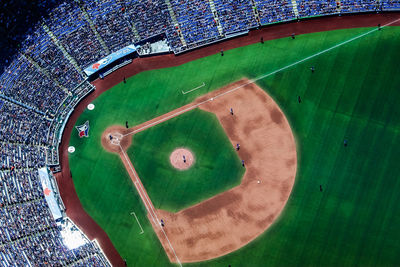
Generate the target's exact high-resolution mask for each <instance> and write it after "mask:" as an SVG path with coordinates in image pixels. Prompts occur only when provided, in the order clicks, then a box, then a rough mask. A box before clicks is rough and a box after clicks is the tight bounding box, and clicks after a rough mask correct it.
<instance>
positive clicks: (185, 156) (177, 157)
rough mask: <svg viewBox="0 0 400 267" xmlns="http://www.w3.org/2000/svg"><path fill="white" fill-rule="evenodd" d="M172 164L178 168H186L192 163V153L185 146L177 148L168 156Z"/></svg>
mask: <svg viewBox="0 0 400 267" xmlns="http://www.w3.org/2000/svg"><path fill="white" fill-rule="evenodd" d="M169 161H170V162H171V164H172V166H174V168H176V169H178V170H187V169H189V168H190V167H191V166H192V165H193V163H194V156H193V153H192V152H191V151H190V150H189V149H186V148H177V149H175V150H174V151H173V152H172V153H171V155H170V156H169Z"/></svg>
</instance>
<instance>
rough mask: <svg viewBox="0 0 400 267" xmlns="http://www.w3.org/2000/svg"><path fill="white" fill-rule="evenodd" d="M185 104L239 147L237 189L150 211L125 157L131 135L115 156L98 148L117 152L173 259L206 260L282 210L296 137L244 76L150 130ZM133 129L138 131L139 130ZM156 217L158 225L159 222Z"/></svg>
mask: <svg viewBox="0 0 400 267" xmlns="http://www.w3.org/2000/svg"><path fill="white" fill-rule="evenodd" d="M211 99H212V100H211ZM191 105H192V107H193V108H197V107H199V108H201V109H203V110H205V111H208V112H212V113H215V114H216V116H217V118H218V120H219V121H220V123H221V125H222V127H223V128H224V129H225V131H226V134H227V136H228V138H229V140H230V141H231V143H232V146H233V147H235V146H236V144H237V143H240V149H239V150H238V154H239V157H240V159H241V160H244V164H245V167H246V172H245V174H244V176H243V179H242V182H241V184H240V185H239V186H237V187H235V188H233V189H231V190H228V191H226V192H223V193H221V194H218V195H216V196H214V197H212V198H210V199H208V200H205V201H203V202H201V203H199V204H197V205H194V206H192V207H189V208H187V209H184V210H182V211H180V212H177V213H171V212H167V211H164V210H156V209H155V208H154V206H153V204H152V203H151V200H150V198H149V197H148V195H147V193H146V192H145V188H144V187H143V185H142V184H141V182H140V179H139V178H138V176H137V173H136V171H135V170H134V168H133V164H132V163H131V162H130V160H129V158H128V157H127V156H126V153H125V151H126V149H127V148H128V146H127V144H128V141H127V140H126V139H129V140H131V139H132V136H131V135H128V136H125V137H124V138H123V139H122V140H121V144H122V143H123V144H124V145H123V146H121V149H123V150H120V151H118V149H117V150H116V149H115V148H119V147H118V146H115V145H112V144H105V146H106V149H107V150H109V151H111V152H119V155H120V157H121V160H122V161H123V163H124V166H125V167H126V168H127V171H128V173H129V175H130V177H131V179H132V181H133V183H134V184H135V186H137V189H138V191H139V193H140V195H141V196H142V200H143V202H144V204H145V205H146V208H147V210H148V218H149V220H150V222H151V224H152V226H153V228H154V230H155V232H156V233H157V236H158V238H159V239H160V241H161V243H162V245H163V247H164V249H165V251H166V253H167V255H168V257H169V259H170V260H171V261H172V262H177V259H179V260H180V261H181V262H197V261H204V260H209V259H213V258H216V257H219V256H222V255H225V254H228V253H230V252H232V251H235V250H237V249H239V248H241V247H242V246H244V245H246V244H247V243H249V242H250V241H252V240H254V239H255V238H256V237H257V236H259V235H260V234H262V233H263V232H264V231H265V230H266V229H267V228H268V227H269V226H270V225H271V224H272V223H273V222H274V221H275V220H276V219H277V217H278V216H279V214H280V213H281V211H282V210H283V208H284V206H285V204H286V202H287V200H288V198H289V195H290V192H291V190H292V187H293V185H294V180H295V176H296V169H297V155H296V145H295V140H294V137H293V134H292V131H291V129H290V126H289V123H288V121H287V120H286V117H285V115H284V114H283V112H282V111H281V109H280V108H279V107H278V105H277V104H276V103H275V101H273V99H272V98H271V97H269V96H268V95H267V94H266V93H265V92H264V91H263V90H262V89H261V88H259V87H258V86H256V85H255V84H253V83H250V82H249V80H247V79H243V80H241V81H239V82H236V83H233V84H231V85H229V86H226V87H224V88H222V89H220V90H217V91H214V92H212V93H210V94H207V95H205V96H203V97H200V98H199V99H197V100H196V101H195V102H194V103H193V104H189V105H186V106H184V107H182V108H180V109H177V110H174V111H172V112H170V113H167V114H165V115H163V116H160V117H158V118H156V119H154V120H152V122H154V123H151V126H154V125H156V124H158V121H159V122H160V123H162V122H164V121H165V118H168V119H169V118H173V117H175V116H173V115H174V114H176V116H179V115H180V114H182V113H183V112H185V111H188V110H190V107H191ZM188 107H189V108H188ZM231 108H232V109H233V111H234V113H233V115H232V114H231V113H230V109H231ZM171 115H172V116H171ZM144 125H145V126H146V125H149V123H145V124H144ZM151 126H149V127H151ZM133 129H140V130H142V129H143V126H142V127H141V126H140V125H139V126H136V127H134V128H132V130H133ZM118 130H121V132H120V133H118ZM132 130H131V129H129V130H127V129H123V127H118V126H112V127H111V128H109V129H107V130H106V131H105V132H104V134H103V137H102V143H103V142H106V143H109V142H108V141H110V139H108V136H109V134H110V133H111V132H113V133H114V132H115V134H116V135H123V134H126V133H129V132H130V131H132ZM133 131H134V130H133ZM118 141H120V140H118ZM103 144H104V143H103ZM232 149H233V148H232ZM215 178H216V179H218V177H215ZM258 181H259V182H258ZM161 219H162V220H163V221H164V222H165V226H161V225H160V224H159V221H160V220H161Z"/></svg>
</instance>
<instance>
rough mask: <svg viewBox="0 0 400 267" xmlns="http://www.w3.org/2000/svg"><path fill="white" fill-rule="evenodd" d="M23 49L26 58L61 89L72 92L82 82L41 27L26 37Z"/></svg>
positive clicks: (80, 77)
mask: <svg viewBox="0 0 400 267" xmlns="http://www.w3.org/2000/svg"><path fill="white" fill-rule="evenodd" d="M23 49H24V50H23V53H24V54H25V55H26V56H29V57H31V58H32V59H33V60H34V61H35V62H36V63H37V64H38V65H39V66H40V67H41V68H42V69H44V70H45V71H47V73H48V74H49V75H51V77H52V78H53V79H55V80H56V81H58V82H59V83H60V84H61V85H62V86H63V87H65V88H67V89H69V90H72V89H74V88H75V86H77V85H78V84H79V83H80V82H82V81H83V77H82V76H81V75H80V74H79V72H78V71H77V70H76V69H75V68H74V66H73V65H72V64H71V63H70V62H69V61H68V60H67V59H66V58H65V57H64V55H63V53H62V52H61V51H60V49H58V48H57V46H56V45H55V44H54V43H53V42H52V40H51V38H50V36H48V35H47V34H46V32H45V31H44V30H43V28H42V27H39V28H38V29H37V31H35V33H34V34H32V35H28V36H27V38H26V40H25V42H24V47H23Z"/></svg>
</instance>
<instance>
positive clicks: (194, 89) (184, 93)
mask: <svg viewBox="0 0 400 267" xmlns="http://www.w3.org/2000/svg"><path fill="white" fill-rule="evenodd" d="M204 86H206V84H205V83H204V82H203V84H202V85H200V86H197V87H196V88H193V89H192V90H189V91H186V92H184V91H183V90H182V94H183V95H186V94H188V93H191V92H193V91H196V90H197V89H200V88H202V87H204Z"/></svg>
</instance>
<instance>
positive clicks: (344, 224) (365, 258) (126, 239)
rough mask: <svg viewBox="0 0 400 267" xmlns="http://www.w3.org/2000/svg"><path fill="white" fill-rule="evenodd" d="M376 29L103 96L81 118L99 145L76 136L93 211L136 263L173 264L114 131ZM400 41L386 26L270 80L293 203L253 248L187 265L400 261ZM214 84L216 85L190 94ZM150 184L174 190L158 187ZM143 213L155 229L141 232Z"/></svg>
mask: <svg viewBox="0 0 400 267" xmlns="http://www.w3.org/2000/svg"><path fill="white" fill-rule="evenodd" d="M369 30H370V28H360V29H351V30H338V31H331V32H322V33H314V34H307V35H299V36H296V39H295V40H291V39H290V38H284V39H278V40H274V41H268V42H265V43H264V44H254V45H251V46H246V47H242V48H238V49H234V50H229V51H225V55H224V57H221V56H220V55H219V54H216V55H213V56H210V57H207V58H203V59H199V60H196V61H193V62H190V63H188V64H185V65H183V66H180V67H175V68H168V69H162V70H155V71H149V72H144V73H141V74H138V75H136V76H134V77H132V78H130V79H128V80H127V84H119V85H117V86H116V87H115V88H113V89H112V90H109V91H107V92H105V93H104V94H102V95H101V96H100V97H99V98H98V99H96V100H95V101H94V104H95V105H96V109H95V110H93V111H85V112H84V113H83V114H82V115H81V117H80V118H79V120H78V124H81V123H83V122H85V121H86V120H89V121H90V124H91V129H90V138H88V139H79V138H78V137H77V133H76V132H73V133H72V136H71V142H70V144H71V145H74V146H76V148H77V151H76V152H75V153H74V154H73V155H71V157H70V166H71V170H72V173H73V179H74V184H75V187H76V190H77V193H78V196H79V198H80V200H81V202H82V204H83V206H84V208H85V210H86V211H87V212H88V213H89V214H90V215H91V216H92V217H93V218H94V219H95V220H96V221H97V222H98V224H99V225H100V226H101V227H102V228H103V229H104V230H105V231H106V232H107V233H108V235H109V237H110V238H111V240H112V242H113V243H114V245H115V247H116V248H117V250H118V251H119V252H120V254H121V256H122V257H123V258H126V259H127V261H128V264H129V266H168V259H167V258H166V255H165V253H164V252H163V250H162V248H161V245H160V243H159V241H158V240H157V238H156V236H155V234H154V233H153V231H152V229H151V226H150V224H149V222H148V221H147V219H146V217H145V209H144V207H143V205H142V204H141V202H140V198H139V197H138V195H137V193H136V191H135V189H134V187H133V185H132V183H131V181H130V179H129V177H128V175H127V173H126V171H125V170H124V169H123V167H122V163H121V162H120V160H119V159H118V157H117V156H116V155H112V154H110V153H107V152H106V151H104V150H103V149H102V148H101V144H100V135H101V133H102V131H103V130H104V129H106V128H107V127H108V126H109V125H113V124H121V125H123V124H124V123H125V120H128V121H129V123H130V125H134V124H139V123H141V122H144V121H147V120H149V119H151V118H154V117H156V116H159V115H161V114H164V113H166V112H168V111H171V110H172V109H175V108H177V107H180V106H182V105H184V104H187V103H189V102H191V101H193V100H194V99H195V98H196V97H197V96H200V95H203V94H205V93H207V92H209V91H211V90H215V89H218V88H219V87H221V86H223V85H226V84H228V83H230V82H233V81H235V80H238V79H240V78H241V77H243V76H247V77H248V78H256V77H258V76H260V75H263V74H266V73H269V72H272V71H274V70H276V69H279V68H282V67H284V66H286V65H288V64H291V63H293V62H296V61H298V60H301V59H303V58H305V57H307V56H310V55H312V54H314V53H317V52H319V51H321V50H323V49H326V48H329V47H331V46H333V45H336V44H338V43H340V42H343V41H345V40H348V39H350V38H352V37H354V36H356V35H359V34H361V33H365V32H367V31H369ZM399 43H400V27H390V28H384V29H383V30H381V31H376V32H374V33H371V34H369V35H367V36H365V37H362V38H360V39H358V40H355V41H353V42H351V43H348V44H346V45H344V46H341V47H338V48H336V49H333V50H331V51H329V52H327V53H324V54H322V55H319V56H317V57H314V58H312V59H311V60H309V61H306V62H303V63H301V64H298V65H296V66H294V67H291V68H288V69H286V70H284V71H282V72H279V73H277V74H275V75H272V76H269V77H267V78H266V79H263V80H260V81H258V84H259V85H260V86H261V87H262V88H264V89H265V90H267V92H268V93H269V94H270V95H271V96H272V97H273V98H274V99H275V100H276V102H277V103H278V104H279V105H280V107H281V108H282V110H283V111H284V112H285V114H286V116H287V118H288V120H289V122H290V124H291V127H292V129H293V130H294V134H295V137H296V142H297V147H298V156H299V162H298V164H299V165H298V166H299V168H298V173H297V177H296V183H295V186H294V188H293V191H292V194H291V197H290V199H289V201H288V203H287V205H286V207H285V209H284V212H283V213H282V215H281V216H280V218H279V220H278V221H277V222H276V223H275V224H273V226H272V227H271V228H270V229H269V230H268V231H267V232H265V233H264V234H263V235H261V236H260V237H259V238H257V239H256V240H255V241H254V242H252V243H250V244H249V245H248V246H246V247H244V248H242V249H240V250H238V251H236V252H234V253H231V254H229V255H227V256H224V257H221V258H218V259H216V260H212V261H210V262H204V263H198V264H188V265H187V266H227V265H228V264H231V265H232V266H290V265H292V266H293V265H296V266H399V265H400V258H399V256H398V255H400V242H398V240H400V227H398V226H399V225H400V206H399V205H398V203H399V202H400V194H399V193H398V192H399V191H400V181H399V173H400V164H399V163H398V159H399V158H400V135H399V132H400V106H399V105H398V100H399V99H400V90H399V88H400V68H399V66H398V64H399V62H400V47H399ZM310 66H315V69H316V70H315V73H311V71H310V69H309V68H310ZM203 81H204V82H205V83H206V87H203V88H202V89H199V90H197V91H195V92H193V93H191V94H187V95H182V94H181V93H180V91H181V90H188V89H191V88H193V87H196V86H198V85H200V84H201V83H202V82H203ZM299 95H300V96H301V97H302V100H303V101H302V103H301V104H299V103H297V96H299ZM344 139H347V140H348V143H349V145H348V146H347V147H344V146H343V140H344ZM319 185H322V187H323V189H324V190H323V192H319ZM148 186H150V188H148ZM146 189H147V190H148V191H151V192H157V190H159V192H160V194H161V192H163V191H165V188H164V187H161V188H160V187H159V186H157V184H154V187H152V186H151V185H146ZM163 193H168V192H163ZM173 193H174V194H176V192H173ZM152 194H155V193H152ZM161 205H162V204H161ZM131 211H135V212H136V214H137V215H138V218H139V220H140V222H141V223H142V225H143V227H144V228H145V234H143V235H139V234H138V233H139V231H140V229H139V227H138V225H137V223H136V220H135V219H134V218H133V217H132V216H131V215H130V212H131Z"/></svg>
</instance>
